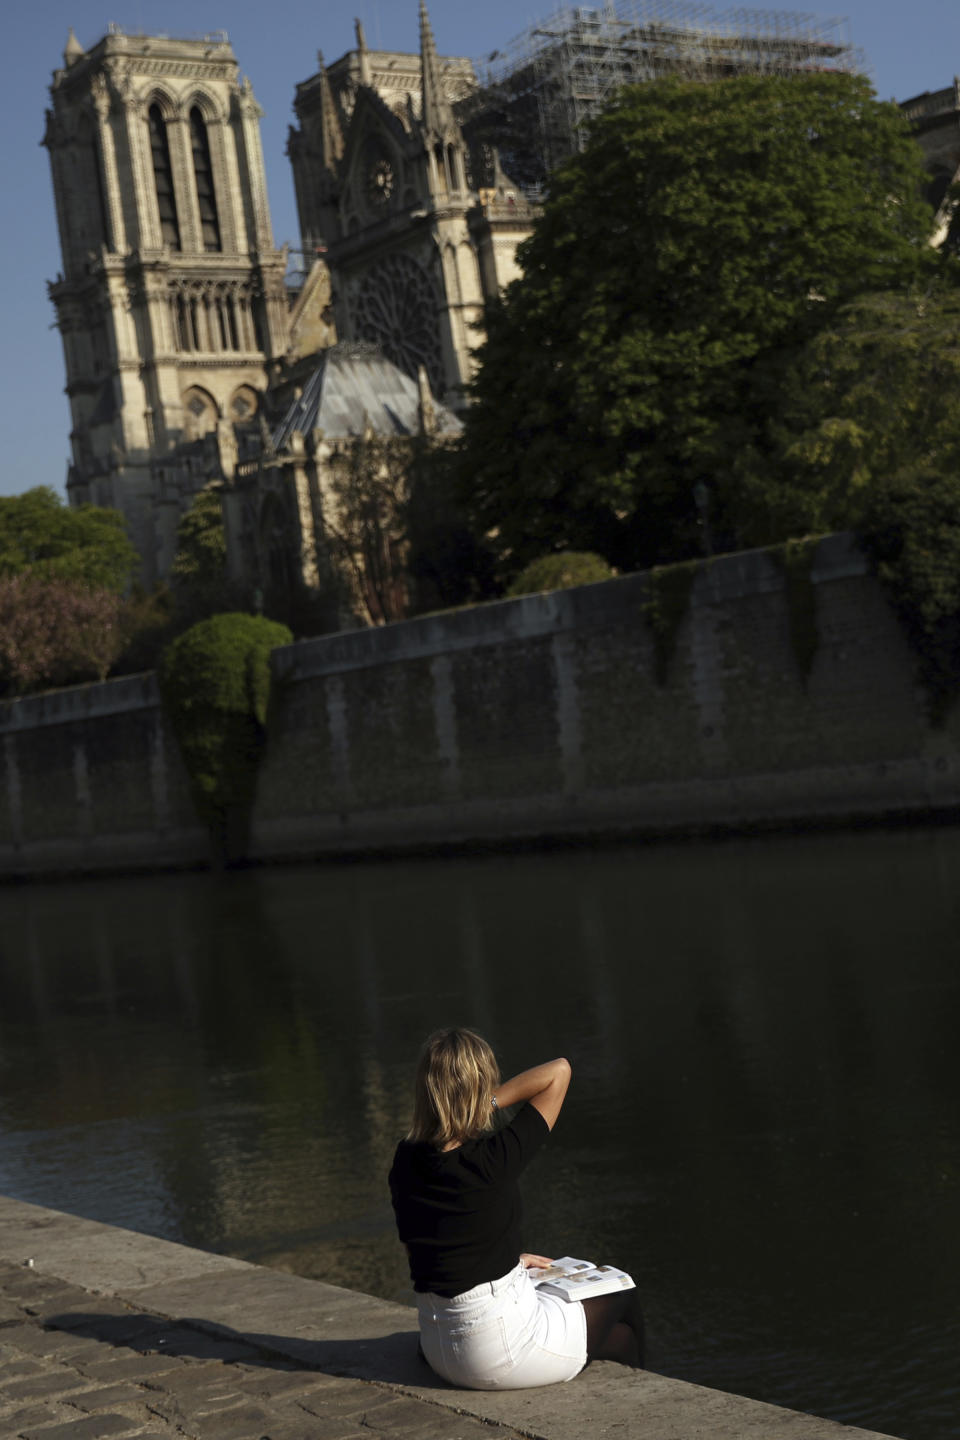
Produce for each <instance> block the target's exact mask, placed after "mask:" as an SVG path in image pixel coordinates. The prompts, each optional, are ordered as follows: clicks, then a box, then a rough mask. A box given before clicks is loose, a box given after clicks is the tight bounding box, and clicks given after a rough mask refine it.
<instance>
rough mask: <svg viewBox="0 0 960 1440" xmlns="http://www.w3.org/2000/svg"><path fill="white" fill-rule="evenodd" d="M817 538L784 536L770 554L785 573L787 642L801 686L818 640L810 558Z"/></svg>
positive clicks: (813, 554) (805, 679)
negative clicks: (790, 648)
mask: <svg viewBox="0 0 960 1440" xmlns="http://www.w3.org/2000/svg"><path fill="white" fill-rule="evenodd" d="M818 538H819V537H817V536H815V535H809V536H805V537H804V538H803V539H802V540H788V541H786V543H785V544H783V545H780V546H778V547H777V548H776V549H774V550H773V552H772V553H773V556H774V558H775V559H776V560H778V561H779V562H780V564H781V565H782V566H783V570H784V575H785V577H786V591H787V616H788V619H789V623H790V643H791V644H792V646H793V653H794V656H795V657H796V661H797V666H798V667H799V670H800V678H801V680H802V682H803V686H804V689H806V685H807V681H808V680H809V678H810V671H811V670H812V669H813V662H814V660H815V659H816V655H817V648H818V646H819V644H820V629H819V626H818V624H817V596H816V590H815V588H814V584H813V562H814V560H815V559H816V555H817V544H818Z"/></svg>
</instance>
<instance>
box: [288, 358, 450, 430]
mask: <svg viewBox="0 0 960 1440" xmlns="http://www.w3.org/2000/svg"><path fill="white" fill-rule="evenodd" d="M432 403H433V411H434V416H435V420H436V430H437V433H438V434H441V435H453V434H456V433H457V432H458V431H459V430H460V429H461V425H460V421H459V420H458V419H457V417H456V416H455V415H454V413H453V411H452V410H448V409H447V407H446V406H445V405H441V404H440V402H439V401H438V400H433V402H432ZM368 429H369V430H372V431H373V433H374V434H375V435H416V434H418V433H419V430H420V392H419V389H418V387H417V382H416V381H415V380H413V379H411V377H410V376H409V375H407V374H405V373H404V371H402V370H400V369H398V368H397V366H396V365H394V364H393V363H392V362H391V361H390V360H388V359H387V358H386V356H385V355H384V354H383V353H382V352H381V351H380V350H378V349H377V347H376V346H375V345H366V344H356V343H341V344H339V345H333V346H331V347H330V349H329V350H324V351H323V352H322V354H321V355H320V357H319V360H318V363H317V368H316V369H315V370H314V372H313V374H312V375H311V376H310V378H309V380H308V381H307V383H306V384H305V385H304V387H303V392H302V394H301V395H300V397H299V399H297V400H295V401H294V402H293V404H292V405H291V406H290V408H289V410H288V411H287V413H286V414H285V415H284V417H283V419H282V420H281V421H280V423H279V425H277V427H276V428H275V430H274V432H273V435H272V437H271V439H272V441H273V447H274V449H275V450H282V449H283V448H284V447H285V446H286V444H287V442H288V441H289V439H290V436H291V435H292V434H293V432H294V431H295V430H298V431H299V432H300V434H301V435H308V434H309V433H310V432H311V431H312V430H322V431H323V433H324V435H327V436H329V437H330V438H331V439H339V438H347V437H350V436H360V435H362V434H363V433H364V431H365V430H368Z"/></svg>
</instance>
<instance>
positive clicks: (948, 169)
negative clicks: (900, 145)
mask: <svg viewBox="0 0 960 1440" xmlns="http://www.w3.org/2000/svg"><path fill="white" fill-rule="evenodd" d="M900 109H901V110H902V112H903V114H904V115H905V116H906V118H907V119H908V120H909V121H910V124H911V126H912V127H913V132H914V134H915V135H916V137H917V141H918V143H919V145H920V148H921V150H922V151H923V154H924V159H925V160H926V162H927V167H928V169H929V171H930V184H929V187H928V190H927V194H928V196H929V199H930V203H931V204H932V205H933V207H934V209H935V210H936V212H937V222H936V227H935V229H934V235H933V241H932V243H933V244H934V245H942V244H943V242H944V240H945V239H946V238H947V234H948V232H949V230H950V224H951V221H952V219H953V216H954V212H955V210H956V208H957V202H956V201H955V200H953V199H951V198H949V197H948V195H947V191H948V190H949V188H950V186H951V185H953V184H955V183H956V182H957V181H960V79H956V78H955V79H954V82H953V84H952V85H949V86H948V87H947V88H946V89H945V90H936V91H933V92H932V93H931V92H930V91H929V90H928V91H926V92H925V93H924V94H923V95H917V96H915V97H914V98H913V99H912V100H905V101H904V102H903V104H902V105H901V106H900Z"/></svg>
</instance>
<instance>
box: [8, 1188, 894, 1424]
mask: <svg viewBox="0 0 960 1440" xmlns="http://www.w3.org/2000/svg"><path fill="white" fill-rule="evenodd" d="M0 1260H2V1261H6V1262H7V1263H8V1264H19V1265H24V1264H25V1263H26V1262H27V1261H28V1260H32V1262H33V1264H32V1266H31V1267H30V1268H31V1269H32V1271H33V1272H34V1274H35V1275H36V1276H37V1277H38V1278H41V1279H45V1280H46V1281H47V1282H48V1283H49V1282H50V1281H59V1282H64V1283H65V1284H68V1285H72V1286H75V1287H78V1288H79V1289H80V1290H82V1291H86V1292H87V1293H88V1294H89V1295H90V1296H96V1297H98V1298H97V1299H96V1300H91V1309H93V1310H95V1311H97V1312H104V1306H105V1304H106V1306H107V1310H109V1305H108V1304H107V1301H108V1300H109V1299H114V1300H117V1301H120V1302H122V1303H123V1304H124V1305H125V1306H128V1307H132V1308H133V1309H135V1310H140V1311H148V1312H151V1313H153V1314H157V1315H160V1316H162V1317H164V1318H167V1319H174V1320H176V1321H177V1322H178V1326H181V1327H185V1328H186V1329H187V1330H192V1331H199V1332H206V1333H207V1334H213V1335H216V1336H218V1337H221V1338H227V1339H229V1340H232V1341H243V1342H246V1343H247V1344H248V1345H252V1346H255V1347H256V1348H257V1349H259V1350H261V1351H268V1352H272V1353H274V1354H276V1355H278V1356H281V1357H285V1358H288V1359H290V1360H293V1361H295V1362H298V1363H300V1364H303V1365H308V1366H310V1367H311V1368H312V1369H313V1370H316V1371H320V1372H322V1373H325V1374H328V1375H335V1376H339V1377H344V1378H345V1382H349V1381H353V1382H358V1381H359V1382H366V1383H367V1384H368V1385H369V1386H370V1401H369V1403H370V1406H371V1407H373V1406H376V1405H383V1404H384V1403H385V1402H386V1401H388V1399H389V1393H388V1394H384V1393H383V1392H384V1391H387V1392H392V1394H393V1395H394V1396H395V1397H400V1396H406V1397H409V1398H410V1399H411V1400H418V1401H420V1402H426V1403H427V1404H429V1405H432V1406H435V1407H439V1408H440V1409H441V1410H447V1411H451V1412H454V1413H456V1414H458V1415H460V1416H474V1417H476V1418H477V1419H480V1420H483V1421H486V1422H487V1423H488V1424H493V1425H496V1426H500V1427H504V1428H505V1429H508V1430H510V1431H519V1432H520V1433H521V1434H523V1435H525V1436H529V1437H532V1440H582V1437H583V1436H584V1435H591V1436H596V1437H603V1436H605V1435H609V1436H613V1435H621V1436H622V1435H626V1434H629V1435H630V1436H631V1437H632V1440H644V1437H649V1440H694V1437H700V1436H709V1437H710V1440H750V1437H756V1440H889V1437H883V1436H881V1435H879V1434H878V1433H877V1432H875V1431H866V1430H860V1429H856V1428H853V1427H851V1426H847V1425H841V1424H838V1423H836V1422H835V1421H831V1420H823V1419H818V1418H817V1417H815V1416H811V1415H803V1414H801V1413H799V1412H797V1411H792V1410H784V1409H781V1408H779V1407H777V1406H774V1405H767V1404H764V1403H762V1402H760V1401H756V1400H748V1399H745V1398H743V1397H742V1396H739V1395H730V1394H727V1393H725V1392H721V1391H717V1390H708V1389H706V1388H704V1387H703V1386H699V1385H691V1384H689V1383H688V1382H686V1381H682V1380H673V1379H671V1378H669V1377H668V1376H665V1375H657V1374H653V1373H650V1372H647V1371H627V1370H623V1369H622V1368H621V1367H619V1366H616V1365H610V1364H596V1365H591V1366H590V1367H589V1369H588V1370H586V1371H584V1372H583V1373H582V1374H581V1375H579V1376H577V1378H576V1379H575V1380H573V1381H571V1382H570V1383H569V1384H567V1385H556V1386H550V1387H547V1388H544V1389H538V1390H516V1391H506V1392H500V1393H492V1392H479V1391H462V1390H461V1391H458V1390H453V1389H451V1388H450V1387H449V1386H446V1385H444V1384H443V1382H442V1381H440V1380H438V1379H436V1378H435V1377H433V1376H432V1375H431V1373H430V1372H429V1371H428V1370H427V1368H426V1367H425V1366H424V1365H423V1364H422V1363H421V1362H420V1361H418V1360H417V1358H416V1348H415V1343H414V1335H415V1333H416V1318H415V1315H414V1312H413V1311H412V1310H411V1309H409V1308H407V1307H406V1306H403V1305H395V1304H391V1303H389V1302H387V1301H384V1300H378V1299H376V1298H374V1297H373V1296H370V1295H361V1294H359V1293H357V1292H355V1291H351V1290H345V1289H343V1288H341V1287H340V1286H336V1285H327V1284H324V1283H323V1282H321V1281H317V1280H306V1279H303V1278H301V1277H299V1276H296V1275H287V1274H283V1273H281V1272H279V1271H273V1270H267V1269H264V1268H263V1267H260V1266H256V1265H250V1264H247V1263H246V1262H245V1261H242V1260H233V1259H230V1258H229V1257H227V1256H221V1255H212V1254H209V1253H207V1252H205V1251H201V1250H193V1249H190V1248H188V1247H187V1246H184V1245H177V1244H174V1243H172V1242H170V1241H166V1240H158V1239H155V1238H152V1237H150V1236H146V1235H139V1234H136V1233H135V1232H133V1231H130V1230H122V1229H120V1228H118V1227H116V1226H111V1225H103V1224H100V1223H98V1222H96V1221H92V1220H85V1219H82V1218H80V1217H78V1216H71V1215H66V1214H64V1213H62V1212H60V1211H54V1210H47V1209H44V1208H42V1207H40V1206H37V1205H30V1204H27V1203H25V1202H23V1201H17V1200H11V1199H8V1198H3V1197H0ZM50 1288H51V1298H53V1293H54V1292H55V1289H56V1287H55V1286H51V1287H50ZM104 1313H106V1312H104ZM178 1333H179V1331H178ZM0 1334H2V1332H0ZM117 1378H119V1377H117ZM378 1392H379V1393H378ZM264 1403H266V1404H268V1405H269V1403H270V1402H269V1400H266V1399H265V1402H264ZM401 1408H402V1407H401ZM400 1428H401V1429H402V1428H404V1427H402V1426H401V1427H400ZM410 1433H411V1434H415V1433H416V1430H411V1431H410Z"/></svg>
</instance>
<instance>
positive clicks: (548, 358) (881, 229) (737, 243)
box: [462, 73, 934, 573]
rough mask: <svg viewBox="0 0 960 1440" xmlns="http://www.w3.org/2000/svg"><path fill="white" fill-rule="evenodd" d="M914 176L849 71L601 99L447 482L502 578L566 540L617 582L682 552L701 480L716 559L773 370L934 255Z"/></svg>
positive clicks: (529, 260) (897, 132) (887, 111)
mask: <svg viewBox="0 0 960 1440" xmlns="http://www.w3.org/2000/svg"><path fill="white" fill-rule="evenodd" d="M922 183H923V169H922V161H921V158H920V152H919V149H918V147H917V146H916V143H915V141H914V140H913V139H912V137H911V135H910V134H909V131H908V128H907V126H906V123H905V121H904V120H903V118H902V116H901V115H900V114H899V112H898V110H897V107H896V106H895V105H892V104H881V103H879V102H878V101H876V100H875V99H874V98H873V95H872V92H871V90H870V87H869V85H868V83H867V82H866V81H865V80H864V79H862V78H860V77H856V76H851V75H839V74H813V73H809V74H803V75H795V76H790V77H770V76H742V77H738V78H736V79H730V80H723V81H719V82H716V83H713V84H710V85H702V84H693V83H686V82H681V81H678V80H664V81H658V82H656V83H652V84H648V85H643V86H638V87H634V88H632V89H629V90H626V91H623V92H621V96H620V98H619V99H618V101H617V102H616V103H615V104H614V105H613V106H612V107H611V109H610V110H609V111H607V112H606V113H605V114H604V115H602V116H601V117H600V118H599V119H598V120H597V121H596V123H595V125H594V128H593V131H592V135H591V140H590V143H589V144H588V146H587V149H586V151H585V152H584V153H583V154H582V155H581V156H579V157H577V158H575V159H574V160H572V161H570V162H569V163H568V164H567V165H565V166H564V167H562V168H561V169H560V170H559V171H558V172H557V173H556V174H555V175H554V176H553V178H552V181H551V189H550V194H549V197H548V200H547V203H546V206H545V209H544V214H543V217H542V219H541V221H540V222H539V223H538V225H537V227H536V230H535V232H534V234H533V236H532V237H531V238H530V240H528V241H527V242H526V244H525V245H524V247H523V248H522V250H521V252H520V258H521V263H522V265H523V270H524V274H523V278H522V279H521V280H520V281H518V282H516V283H515V284H514V285H512V286H511V287H510V288H509V289H508V291H507V294H506V297H505V299H504V301H503V303H502V304H501V305H500V306H497V307H494V308H493V309H492V311H491V313H490V314H489V317H488V337H487V340H486V343H485V345H484V346H483V348H482V351H481V365H480V369H479V372H478V375H477V379H476V382H475V385H474V389H473V395H474V401H475V403H474V405H473V407H472V408H471V410H470V411H469V412H468V414H467V418H466V443H465V463H464V466H463V468H462V486H463V493H464V495H465V496H466V497H467V499H468V502H469V503H470V505H471V507H472V514H473V519H474V524H475V526H476V528H477V531H478V533H481V534H484V535H491V536H494V537H495V544H496V546H497V549H498V554H499V558H500V563H501V565H502V566H503V568H504V570H505V571H506V572H507V573H517V572H518V571H519V570H520V569H522V568H523V566H524V565H525V564H526V563H527V562H528V561H529V560H530V559H532V558H535V557H536V556H537V555H542V554H544V553H546V552H549V551H551V550H557V549H565V548H574V549H583V548H586V549H590V550H595V551H597V552H598V553H599V554H602V555H603V556H605V557H606V558H607V559H608V560H609V561H610V562H611V563H613V564H615V565H616V566H617V567H618V568H625V569H629V568H637V567H639V566H643V565H649V564H652V563H656V562H657V561H659V560H663V559H674V558H684V557H688V556H691V557H692V556H694V555H696V554H697V553H698V551H699V532H698V529H697V516H696V509H695V504H694V501H693V495H692V491H693V486H694V485H695V483H696V482H697V480H698V479H704V480H706V481H708V482H709V483H710V487H711V497H712V509H711V517H710V518H711V529H712V532H713V535H714V537H715V539H716V541H717V543H718V546H720V547H723V546H725V545H729V544H732V543H736V542H738V540H739V539H740V538H741V537H740V536H739V535H738V533H737V529H736V525H737V521H738V519H739V515H738V514H737V513H736V511H735V508H734V505H733V496H734V494H735V490H736V482H737V479H738V475H737V457H738V456H739V455H740V454H741V452H742V451H743V450H744V447H745V446H749V445H751V444H752V443H753V441H754V437H755V432H756V430H757V428H758V426H762V422H763V420H764V418H765V417H764V411H763V406H764V404H765V403H766V402H768V401H769V372H770V370H771V368H772V367H774V366H775V365H777V364H780V363H781V361H780V357H781V356H782V355H783V352H784V351H785V350H789V349H791V348H794V347H797V346H800V345H802V344H803V343H804V342H805V341H806V340H807V339H808V337H809V336H810V335H811V334H813V333H815V332H816V331H817V330H819V329H820V328H822V327H823V326H824V325H825V324H828V323H829V322H830V321H831V319H832V317H833V316H834V314H835V313H836V311H837V309H838V307H840V306H841V305H842V304H843V303H844V302H846V301H848V300H850V299H851V298H852V297H853V296H855V295H857V294H859V293H861V292H863V291H865V290H870V289H873V290H877V289H883V288H890V287H897V286H900V285H902V284H903V283H905V282H907V281H908V280H909V279H910V278H911V277H913V276H915V275H916V274H918V272H920V271H922V270H923V269H924V267H925V266H927V265H928V264H933V263H934V262H933V260H932V258H931V257H930V255H929V253H928V251H927V249H926V246H925V240H926V237H927V235H928V233H929V231H930V228H931V222H932V216H931V213H930V210H929V207H928V206H927V205H926V204H925V202H924V201H923V200H922V199H921V198H920V197H921V188H922ZM780 538H783V536H781V537H780Z"/></svg>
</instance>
